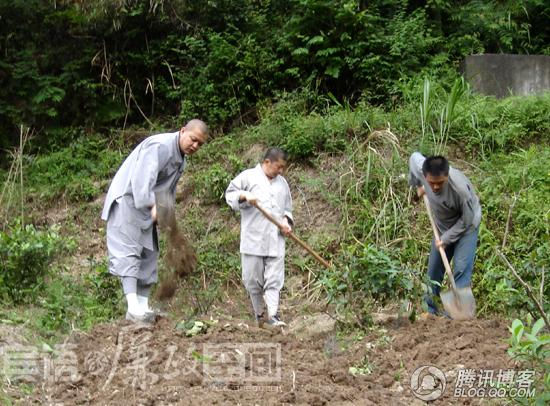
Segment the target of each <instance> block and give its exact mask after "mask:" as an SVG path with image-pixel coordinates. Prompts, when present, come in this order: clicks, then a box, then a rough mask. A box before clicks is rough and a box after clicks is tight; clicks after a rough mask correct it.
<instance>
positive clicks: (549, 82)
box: [463, 54, 550, 98]
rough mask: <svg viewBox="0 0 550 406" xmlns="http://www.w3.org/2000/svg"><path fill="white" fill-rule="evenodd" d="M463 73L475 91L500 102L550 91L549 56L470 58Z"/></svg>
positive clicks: (483, 56) (486, 56) (499, 55)
mask: <svg viewBox="0 0 550 406" xmlns="http://www.w3.org/2000/svg"><path fill="white" fill-rule="evenodd" d="M463 70H464V72H463V73H464V76H465V78H466V79H467V80H468V82H469V83H470V85H471V86H472V88H473V89H474V90H475V91H477V92H479V93H482V94H486V95H492V96H496V97H499V98H500V97H506V96H510V95H511V94H514V95H528V94H533V93H541V92H544V91H549V90H550V56H546V55H506V54H485V55H470V56H467V57H466V60H465V61H464V66H463Z"/></svg>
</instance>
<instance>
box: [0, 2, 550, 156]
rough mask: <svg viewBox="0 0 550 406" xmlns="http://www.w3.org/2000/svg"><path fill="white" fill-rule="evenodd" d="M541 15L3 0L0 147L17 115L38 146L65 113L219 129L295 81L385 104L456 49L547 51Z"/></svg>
mask: <svg viewBox="0 0 550 406" xmlns="http://www.w3.org/2000/svg"><path fill="white" fill-rule="evenodd" d="M549 14H550V8H549V6H548V4H547V2H544V1H541V0H527V1H522V2H519V1H505V2H496V1H489V2H487V1H478V0H473V1H466V2H461V3H460V4H455V3H453V2H449V1H429V2H427V3H422V2H420V3H418V2H417V3H414V2H407V1H405V2H404V1H401V0H376V1H371V2H360V1H356V0H336V1H334V0H291V1H287V2H282V3H281V2H274V1H261V2H258V1H252V0H236V1H230V2H183V1H177V2H170V5H167V4H166V3H165V2H162V1H149V0H137V1H127V0H125V1H116V2H105V1H100V0H93V1H87V2H80V1H78V2H77V1H64V2H56V3H55V4H54V5H52V3H51V2H47V1H42V0H15V1H7V0H2V1H0V16H2V21H3V24H2V26H1V27H0V44H2V45H1V47H2V48H1V51H2V55H3V58H2V61H1V62H0V72H1V73H0V83H1V84H2V86H0V117H1V118H0V130H1V131H0V133H1V134H2V136H1V138H0V147H5V146H8V145H14V144H15V143H16V134H17V131H16V130H17V128H18V126H19V124H22V123H23V124H26V125H27V126H30V127H33V128H37V129H41V131H40V132H39V134H38V135H37V137H36V138H37V140H36V142H35V143H36V144H40V145H44V144H49V142H50V141H51V140H52V138H54V137H56V136H59V130H60V129H62V128H64V127H66V126H75V125H79V126H80V125H82V126H85V127H87V128H92V129H101V128H103V127H104V126H106V125H113V124H114V125H118V126H124V125H127V124H128V123H142V122H145V121H146V119H147V120H153V119H155V118H161V119H162V118H164V117H166V116H171V117H177V118H178V120H179V121H185V120H186V119H188V118H190V117H193V116H200V117H202V118H204V119H206V120H207V121H208V122H209V123H210V124H211V125H212V126H214V127H219V128H228V127H232V126H234V125H235V124H236V123H238V124H241V123H247V122H251V121H253V120H255V118H256V114H257V111H256V105H257V104H258V102H264V101H265V100H266V99H270V98H272V97H273V96H274V95H276V94H278V93H280V92H284V91H293V90H296V89H299V88H302V87H310V88H311V89H314V90H315V91H318V92H319V93H320V94H322V95H327V96H328V95H333V96H334V98H335V100H338V101H340V102H342V101H344V100H348V101H350V102H351V103H353V104H355V103H356V102H358V101H359V100H366V101H368V102H370V103H376V104H384V105H386V106H392V105H395V102H396V101H398V100H399V98H400V97H401V92H400V89H401V87H402V85H403V83H405V82H407V81H408V80H410V79H411V78H413V77H415V76H417V75H419V74H422V75H425V74H426V73H430V74H434V75H435V77H437V78H441V77H442V76H444V75H446V72H449V71H452V70H454V68H456V67H457V65H458V63H459V62H460V61H461V60H462V59H463V57H464V56H465V55H469V54H472V53H474V54H477V53H502V52H506V53H525V54H537V53H541V54H549V52H550V51H549V47H548V44H549V43H550V41H549V37H550V33H549V32H548V29H547V28H546V27H547V24H546V23H547V19H548V16H549ZM53 134H56V135H55V136H53ZM311 142H313V144H315V140H310V139H309V138H308V137H303V139H302V142H301V143H299V144H298V145H296V146H295V147H296V149H297V152H301V151H303V150H305V151H307V150H308V149H311V146H310V145H311ZM302 155H303V154H302Z"/></svg>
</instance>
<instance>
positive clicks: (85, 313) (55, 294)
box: [38, 261, 123, 334]
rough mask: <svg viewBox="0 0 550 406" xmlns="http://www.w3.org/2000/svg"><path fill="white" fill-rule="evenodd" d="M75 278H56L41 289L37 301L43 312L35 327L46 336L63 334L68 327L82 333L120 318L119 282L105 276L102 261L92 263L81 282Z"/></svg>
mask: <svg viewBox="0 0 550 406" xmlns="http://www.w3.org/2000/svg"><path fill="white" fill-rule="evenodd" d="M75 278H77V277H74V276H66V275H60V276H56V277H53V278H52V279H51V280H50V281H49V283H48V284H47V286H46V287H45V289H44V294H43V295H42V297H41V300H40V304H41V306H42V308H43V309H44V310H45V312H44V313H43V314H41V316H40V317H39V318H38V325H39V327H40V328H41V329H43V330H45V332H46V333H47V334H53V333H54V332H55V331H60V332H65V331H67V330H68V329H70V328H71V326H76V327H78V328H82V329H85V330H86V329H89V328H90V327H92V326H93V325H95V324H97V323H98V322H104V321H109V320H112V319H114V318H116V317H119V316H120V315H121V314H122V312H121V309H122V307H121V306H120V303H121V300H122V298H123V293H122V288H121V286H120V281H119V280H118V278H116V277H114V276H112V275H111V274H109V271H108V269H107V263H106V261H102V262H95V261H93V262H92V263H91V266H90V269H89V270H88V272H87V273H86V274H85V276H84V280H83V281H80V280H75Z"/></svg>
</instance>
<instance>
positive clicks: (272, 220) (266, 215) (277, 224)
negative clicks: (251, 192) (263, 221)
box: [252, 203, 330, 268]
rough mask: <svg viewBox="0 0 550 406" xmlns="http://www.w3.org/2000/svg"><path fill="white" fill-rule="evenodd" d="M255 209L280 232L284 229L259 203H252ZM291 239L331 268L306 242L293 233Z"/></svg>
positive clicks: (290, 235)
mask: <svg viewBox="0 0 550 406" xmlns="http://www.w3.org/2000/svg"><path fill="white" fill-rule="evenodd" d="M252 205H253V206H254V207H256V208H257V209H258V210H260V212H261V213H262V214H263V215H264V216H265V217H266V218H267V219H268V220H269V221H271V222H272V223H273V224H275V225H276V226H277V227H279V230H282V229H283V225H282V224H281V223H279V222H278V221H277V220H275V218H274V217H273V216H272V215H271V214H269V213H268V212H267V211H266V210H265V209H264V208H262V207H261V206H260V205H259V204H258V203H252ZM288 236H289V237H290V238H292V239H293V240H294V241H296V242H297V243H298V244H300V245H301V246H302V248H304V249H305V250H306V251H307V252H309V253H310V254H311V255H313V258H315V259H316V260H317V261H318V262H319V263H320V264H321V265H324V266H326V267H327V268H330V264H329V263H328V262H327V261H325V260H324V259H323V258H321V256H320V255H319V254H317V253H316V252H315V251H314V250H313V248H311V247H310V246H309V245H307V244H306V243H305V242H304V241H302V240H300V239H299V238H298V237H296V235H295V234H294V233H293V232H290V234H289V235H288Z"/></svg>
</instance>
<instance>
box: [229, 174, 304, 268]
mask: <svg viewBox="0 0 550 406" xmlns="http://www.w3.org/2000/svg"><path fill="white" fill-rule="evenodd" d="M243 191H247V192H251V193H253V194H254V195H255V196H256V197H257V198H258V205H259V206H260V207H262V208H264V209H265V210H266V211H267V212H269V213H270V214H271V215H272V216H273V217H274V218H275V219H276V220H278V221H279V222H282V221H283V220H284V218H285V217H288V219H289V222H290V223H293V221H294V220H293V217H292V198H291V196H290V188H289V187H288V183H287V182H286V179H285V178H284V177H282V176H280V175H278V176H276V177H275V178H273V179H272V180H270V179H269V178H268V177H267V176H266V175H265V173H264V171H263V169H262V167H261V165H260V164H258V165H257V166H256V167H254V168H251V169H247V170H245V171H244V172H241V173H240V174H239V175H238V176H237V177H236V178H235V179H233V180H232V181H231V183H230V184H229V186H228V188H227V190H226V191H225V200H226V201H227V204H229V206H231V208H232V209H233V210H235V211H239V210H240V212H241V245H240V251H241V253H242V254H248V255H257V256H262V257H279V256H283V255H284V254H285V239H284V237H283V235H282V234H281V232H280V231H279V228H277V226H275V225H274V224H273V223H271V222H270V221H269V220H268V219H267V218H265V216H264V215H263V214H262V213H261V212H260V211H259V210H258V209H257V208H256V207H254V206H252V205H250V204H249V203H248V202H246V201H244V202H242V203H239V197H240V196H241V193H242V192H243Z"/></svg>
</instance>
